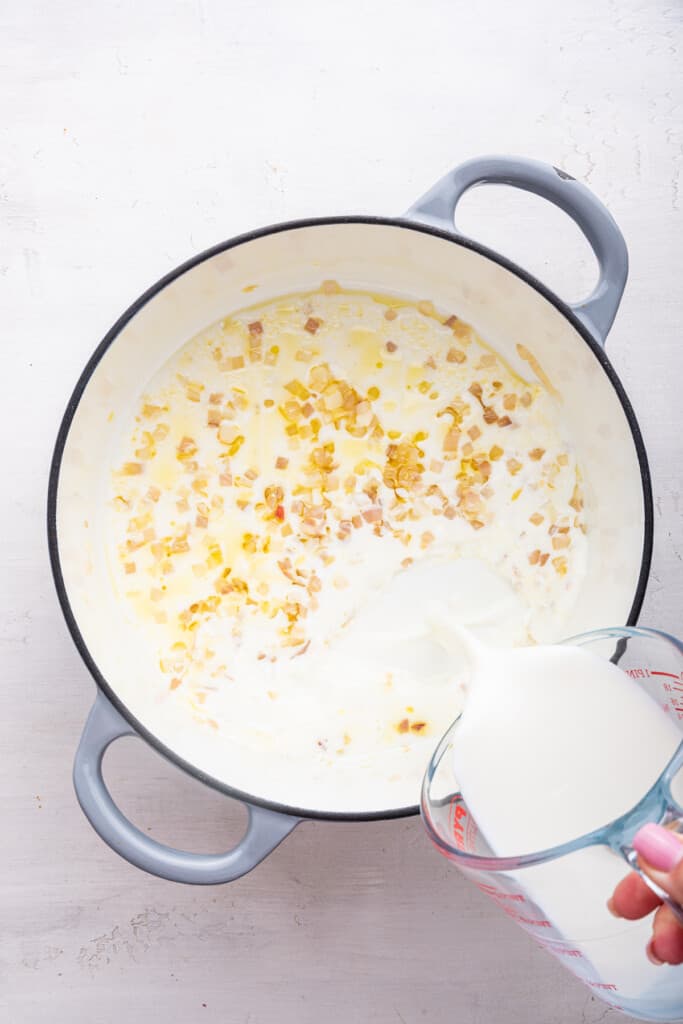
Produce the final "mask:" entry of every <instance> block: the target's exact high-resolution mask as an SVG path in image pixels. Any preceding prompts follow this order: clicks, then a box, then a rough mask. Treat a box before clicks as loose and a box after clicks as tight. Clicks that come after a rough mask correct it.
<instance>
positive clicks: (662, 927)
mask: <svg viewBox="0 0 683 1024" xmlns="http://www.w3.org/2000/svg"><path fill="white" fill-rule="evenodd" d="M647 955H648V957H649V958H650V960H652V962H653V963H654V962H655V961H659V963H664V964H683V927H681V925H680V923H679V922H678V920H677V919H676V917H674V913H673V911H672V910H670V909H669V907H667V906H663V907H660V908H659V910H658V911H657V913H656V914H655V916H654V920H653V922H652V939H651V940H650V943H649V945H648V948H647Z"/></svg>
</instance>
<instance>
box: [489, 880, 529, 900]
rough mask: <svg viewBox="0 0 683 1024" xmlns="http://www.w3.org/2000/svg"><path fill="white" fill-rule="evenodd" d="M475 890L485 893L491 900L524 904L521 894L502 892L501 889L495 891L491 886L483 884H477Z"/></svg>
mask: <svg viewBox="0 0 683 1024" xmlns="http://www.w3.org/2000/svg"><path fill="white" fill-rule="evenodd" d="M477 888H478V889H481V891H482V892H485V893H486V895H487V896H490V897H491V899H492V900H513V901H514V902H516V903H524V902H525V900H524V896H523V895H522V893H521V892H504V891H503V890H502V889H496V888H495V886H493V885H485V884H484V883H483V882H477Z"/></svg>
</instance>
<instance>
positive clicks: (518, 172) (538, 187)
mask: <svg viewBox="0 0 683 1024" xmlns="http://www.w3.org/2000/svg"><path fill="white" fill-rule="evenodd" d="M485 183H488V184H499V185H512V186H514V187H515V188H520V189H523V190H524V191H525V192H533V193H534V194H535V195H537V196H541V197H542V198H543V199H549V200H550V202H551V203H553V204H554V205H555V206H559V207H560V209H562V210H564V211H565V213H568V214H569V216H570V217H571V218H572V220H573V221H575V223H576V224H577V225H578V227H579V228H580V229H581V231H582V232H583V234H584V235H585V236H586V238H587V239H588V242H589V244H590V246H591V248H592V250H593V252H594V253H595V256H596V259H597V261H598V265H599V268H600V277H599V279H598V283H597V285H596V286H595V289H594V290H593V292H592V294H591V295H589V296H588V298H587V299H585V300H584V301H583V302H579V303H577V304H575V305H573V306H572V307H571V308H572V309H573V311H574V313H575V314H576V316H577V317H578V318H579V320H581V322H582V323H583V324H584V325H585V326H586V327H587V328H588V330H589V331H590V332H591V334H592V335H593V337H594V338H595V339H596V341H598V342H600V344H601V345H604V344H605V339H606V337H607V335H608V333H609V329H610V327H611V326H612V323H613V321H614V318H615V316H616V314H617V310H618V308H619V303H620V302H621V296H622V295H623V292H624V286H625V285H626V278H627V277H628V251H627V249H626V243H625V241H624V236H623V235H622V233H621V231H620V230H619V228H618V227H617V224H616V222H615V220H614V218H613V217H612V215H611V214H610V213H609V211H608V210H607V208H606V207H605V206H603V204H602V203H601V202H600V200H599V199H597V198H596V196H594V195H593V193H592V192H590V191H589V190H588V189H587V188H586V186H585V185H582V184H581V183H580V182H578V181H576V180H575V179H574V178H572V177H571V176H570V175H569V174H566V173H565V172H564V171H561V170H559V169H558V168H557V167H552V166H551V165H550V164H544V163H540V162H539V161H537V160H527V159H525V158H523V157H513V156H484V157H478V158H476V159H474V160H468V161H467V162H466V163H464V164H460V166H459V167H456V168H455V170H453V171H450V173H449V174H446V175H445V176H444V177H443V178H441V180H440V181H437V183H436V185H434V186H433V188H431V189H430V190H429V192H426V193H425V194H424V195H423V196H422V198H421V199H418V201H417V202H416V203H415V204H414V205H413V206H411V208H410V210H408V212H407V214H406V217H408V219H410V220H417V221H421V222H423V223H425V224H431V225H433V226H434V227H438V228H441V230H443V231H451V232H452V231H453V228H454V224H453V218H454V214H455V208H456V206H457V205H458V202H459V201H460V199H461V198H462V196H463V195H464V193H465V192H467V190H468V189H469V188H472V186H473V185H481V184H485Z"/></svg>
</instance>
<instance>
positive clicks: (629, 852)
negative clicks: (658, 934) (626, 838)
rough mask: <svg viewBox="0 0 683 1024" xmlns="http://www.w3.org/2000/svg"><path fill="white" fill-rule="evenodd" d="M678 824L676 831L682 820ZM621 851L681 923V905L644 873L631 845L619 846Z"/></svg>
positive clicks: (681, 824) (630, 865)
mask: <svg viewBox="0 0 683 1024" xmlns="http://www.w3.org/2000/svg"><path fill="white" fill-rule="evenodd" d="M674 820H675V819H674ZM678 825H680V829H678V828H677V829H676V831H677V832H680V831H683V821H681V820H679V821H678ZM621 853H622V856H623V857H624V860H625V861H626V863H627V864H628V865H629V867H631V868H633V870H634V871H635V872H637V874H639V875H640V877H641V878H642V880H643V881H644V882H645V885H646V886H647V887H648V889H651V890H652V892H653V893H654V894H655V896H657V897H658V898H659V899H660V900H661V901H662V903H664V904H666V906H667V907H668V908H669V910H670V911H671V912H672V914H673V915H674V917H675V918H676V920H677V921H678V922H679V923H680V924H681V925H683V907H682V906H681V904H680V903H678V902H677V901H676V900H675V899H674V898H673V896H669V894H668V892H665V891H664V889H662V888H661V886H659V885H657V883H656V882H653V881H652V879H651V878H650V877H649V876H648V875H646V874H645V872H644V871H643V870H642V868H641V867H640V865H639V863H638V854H637V853H636V851H635V850H634V849H633V847H632V846H623V847H622V848H621Z"/></svg>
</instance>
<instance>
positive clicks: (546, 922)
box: [422, 628, 683, 1021]
mask: <svg viewBox="0 0 683 1024" xmlns="http://www.w3.org/2000/svg"><path fill="white" fill-rule="evenodd" d="M564 643H567V644H574V645H576V646H581V647H586V648H589V649H590V650H591V651H592V652H594V653H595V654H598V655H599V656H601V657H604V658H606V659H607V660H611V661H612V662H614V663H615V664H616V665H618V667H619V668H621V669H622V670H623V671H624V685H628V686H630V685H637V686H640V687H642V688H643V689H644V690H645V692H646V693H647V694H648V695H649V696H650V697H651V698H652V700H654V701H656V702H657V703H659V704H660V705H661V706H662V708H663V709H664V710H665V712H666V713H667V714H668V715H670V716H672V719H673V720H674V721H675V722H676V723H677V725H678V728H679V729H680V731H681V743H680V745H679V746H678V748H677V750H676V751H675V753H674V754H673V756H672V757H670V759H669V762H668V764H663V765H662V774H661V775H660V777H659V779H658V780H657V781H656V783H655V784H654V785H653V786H652V787H651V789H650V790H649V791H648V792H647V793H644V794H643V797H642V799H641V800H640V801H639V802H638V803H637V804H636V806H635V807H633V808H632V809H631V810H630V811H628V812H627V813H626V814H623V815H622V816H621V817H619V818H617V819H615V820H613V821H611V822H609V823H606V824H605V826H604V827H602V828H599V829H596V830H595V831H593V832H590V833H588V834H587V835H584V836H580V837H577V838H576V839H573V840H571V841H570V842H567V843H564V844H562V845H560V846H556V847H553V848H551V849H548V850H542V851H538V852H535V853H531V854H527V855H524V856H515V857H496V856H495V855H494V854H493V851H492V850H491V848H490V846H488V844H487V842H486V839H485V838H484V836H483V835H482V833H481V831H480V830H479V828H478V826H477V822H476V820H475V818H474V816H473V815H472V813H471V811H470V809H469V808H468V807H467V803H466V801H465V800H464V799H463V796H462V794H461V793H460V789H459V785H458V781H457V779H456V777H455V773H454V769H453V757H452V749H453V746H454V744H455V743H457V734H458V723H459V721H460V719H459V718H458V719H456V721H455V723H454V724H453V725H452V726H451V728H450V729H449V730H448V732H447V733H446V735H445V736H444V737H443V739H442V740H441V742H440V744H439V746H438V747H437V749H436V751H435V753H434V755H433V757H432V760H431V762H430V764H429V767H428V769H427V772H426V775H425V779H424V783H423V789H422V818H423V821H424V824H425V827H426V829H427V833H428V835H429V838H430V839H431V840H432V842H433V844H434V845H435V846H436V848H437V850H438V851H439V852H440V853H442V854H443V855H444V856H446V857H448V858H449V859H450V860H452V861H453V862H454V863H455V864H457V866H458V867H459V868H460V870H461V871H462V872H463V873H464V874H465V875H466V876H467V877H468V878H469V879H471V881H473V882H474V884H475V885H477V886H478V888H479V889H481V890H482V891H483V892H484V893H486V895H488V896H489V897H491V898H492V899H493V900H494V901H495V902H496V903H497V905H498V906H499V907H500V908H501V910H502V911H503V912H504V913H506V914H507V915H508V916H509V917H511V918H512V919H513V920H515V921H516V922H517V924H519V925H520V927H521V928H523V929H524V930H525V931H526V932H528V933H529V934H530V935H531V936H532V938H534V939H535V941H536V942H537V943H538V945H540V946H542V947H543V948H545V949H546V950H548V952H549V953H551V954H552V955H553V956H555V957H556V958H557V959H558V960H559V961H560V962H561V963H563V964H564V965H565V966H566V967H567V968H568V970H570V971H571V972H572V973H573V974H575V975H576V976H577V977H578V978H579V979H580V980H581V981H583V982H584V984H586V985H587V986H588V987H589V988H590V989H591V991H592V993H593V994H594V995H596V996H598V997H600V998H601V999H603V1000H604V1001H605V1002H606V1003H609V1004H610V1005H611V1006H612V1007H614V1008H616V1009H619V1010H622V1011H624V1012H625V1013H628V1014H630V1015H631V1016H633V1017H638V1018H640V1019H641V1020H650V1021H679V1020H683V965H682V966H678V967H672V966H668V965H667V966H663V967H655V966H654V965H653V964H650V962H649V961H648V960H647V958H646V956H645V946H646V944H647V941H648V938H649V935H650V928H651V921H650V919H649V918H646V919H645V920H643V921H624V920H621V919H616V918H614V917H612V916H611V915H610V913H609V912H608V911H607V909H606V901H607V899H608V897H609V896H610V895H611V893H612V890H613V888H614V886H615V884H616V883H617V882H618V881H619V880H620V879H621V878H622V877H623V876H624V874H625V873H626V871H627V868H628V867H630V868H634V869H636V870H637V863H636V857H635V853H634V851H633V848H632V846H631V840H632V838H633V836H634V835H635V833H636V832H637V831H638V829H639V828H641V827H642V826H643V825H644V824H646V823H647V822H657V823H659V824H662V825H666V826H669V827H671V828H673V829H676V830H677V831H679V832H683V644H682V643H681V642H680V641H679V640H676V639H675V638H674V637H672V636H669V635H668V634H666V633H660V632H658V631H656V630H652V629H641V628H633V629H628V628H614V629H603V630H598V631H596V632H592V633H585V634H583V635H581V636H577V637H572V638H571V639H569V640H566V641H564ZM558 713H559V710H558ZM615 728H618V709H615ZM579 742H580V740H579ZM666 756H667V755H666V754H663V759H664V758H665V757H666ZM542 770H543V766H542V765H539V771H542ZM605 771H609V765H605ZM595 784H596V785H599V784H600V781H599V779H596V783H595ZM523 799H524V794H523V793H522V794H520V800H523ZM648 884H650V885H651V883H650V882H649V881H648ZM651 888H655V887H654V886H653V885H651ZM660 895H663V894H660ZM672 909H674V912H676V913H678V914H681V913H682V912H681V908H680V907H677V906H676V905H674V906H673V908H672Z"/></svg>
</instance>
